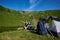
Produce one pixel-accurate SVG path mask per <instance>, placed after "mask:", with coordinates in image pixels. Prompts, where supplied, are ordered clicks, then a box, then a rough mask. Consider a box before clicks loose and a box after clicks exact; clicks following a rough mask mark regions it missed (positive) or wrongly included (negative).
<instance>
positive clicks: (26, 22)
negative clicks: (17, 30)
mask: <svg viewBox="0 0 60 40" xmlns="http://www.w3.org/2000/svg"><path fill="white" fill-rule="evenodd" d="M27 26H28V21H27V20H26V21H25V23H24V29H25V30H27Z"/></svg>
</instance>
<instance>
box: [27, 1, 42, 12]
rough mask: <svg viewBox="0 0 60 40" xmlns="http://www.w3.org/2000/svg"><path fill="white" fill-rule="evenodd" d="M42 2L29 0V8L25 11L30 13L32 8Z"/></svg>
mask: <svg viewBox="0 0 60 40" xmlns="http://www.w3.org/2000/svg"><path fill="white" fill-rule="evenodd" d="M41 1H42V0H29V2H30V7H29V8H28V9H26V11H28V10H29V11H32V10H33V8H34V7H35V6H36V5H38V4H39V3H40V2H41Z"/></svg>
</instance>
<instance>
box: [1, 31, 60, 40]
mask: <svg viewBox="0 0 60 40" xmlns="http://www.w3.org/2000/svg"><path fill="white" fill-rule="evenodd" d="M52 38H53V37H52V36H50V35H38V34H35V33H32V32H31V31H27V30H20V31H17V30H16V31H9V32H2V33H0V40H52ZM54 40H60V38H56V37H55V38H54Z"/></svg>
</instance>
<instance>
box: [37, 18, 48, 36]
mask: <svg viewBox="0 0 60 40" xmlns="http://www.w3.org/2000/svg"><path fill="white" fill-rule="evenodd" d="M36 31H37V33H38V34H41V35H45V34H47V33H48V32H47V29H46V28H45V26H44V19H41V20H39V22H38V24H37V29H36Z"/></svg>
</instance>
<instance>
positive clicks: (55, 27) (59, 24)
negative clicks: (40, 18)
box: [49, 18, 60, 37]
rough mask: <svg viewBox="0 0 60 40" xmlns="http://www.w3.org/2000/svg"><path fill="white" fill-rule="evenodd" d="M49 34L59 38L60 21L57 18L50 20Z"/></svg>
mask: <svg viewBox="0 0 60 40" xmlns="http://www.w3.org/2000/svg"><path fill="white" fill-rule="evenodd" d="M49 30H50V31H51V33H52V34H53V35H54V36H59V37H60V19H59V18H54V19H53V20H52V24H51V27H50V28H49Z"/></svg>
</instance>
